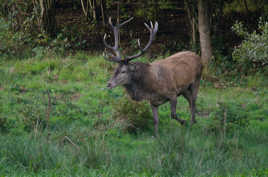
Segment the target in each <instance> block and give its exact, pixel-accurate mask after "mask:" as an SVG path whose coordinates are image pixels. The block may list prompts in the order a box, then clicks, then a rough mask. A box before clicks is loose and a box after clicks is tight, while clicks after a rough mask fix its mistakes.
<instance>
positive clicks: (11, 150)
mask: <svg viewBox="0 0 268 177" xmlns="http://www.w3.org/2000/svg"><path fill="white" fill-rule="evenodd" d="M114 67H115V66H114V64H111V63H109V62H106V61H104V59H103V58H102V57H96V56H88V55H86V54H84V53H78V54H76V55H74V56H70V57H66V58H61V57H56V56H50V57H46V58H43V59H36V58H32V59H27V60H0V177H4V176H8V177H11V176H20V177H21V176H27V177H28V176H35V177H36V176H44V177H47V176H55V177H58V176H105V177H106V176H113V177H120V176H122V177H126V176H133V177H134V176H137V177H140V176H148V177H149V176H157V177H158V176H159V177H160V176H165V177H167V176H189V177H194V176H198V177H199V176H203V177H208V176H215V177H216V176H217V177H220V176H221V177H225V176H226V177H227V176H239V177H242V176H243V177H244V176H253V177H260V176H268V80H267V77H265V76H262V75H256V76H250V77H247V78H244V79H243V80H241V81H240V82H239V83H237V82H234V79H233V80H232V81H233V82H231V81H230V82H223V81H222V82H217V83H210V82H208V81H202V83H201V88H200V93H199V97H198V100H197V109H198V114H197V121H198V123H197V124H195V125H194V126H193V127H188V126H185V127H182V126H181V125H179V124H178V123H177V122H176V121H174V120H171V119H170V117H169V114H170V108H169V104H165V105H163V106H162V107H161V109H160V113H159V114H160V126H159V130H160V136H159V137H158V138H155V137H154V136H153V121H152V115H151V110H150V107H149V105H148V104H147V103H145V102H142V103H135V102H133V101H131V100H129V99H128V97H127V96H125V93H124V91H123V89H122V88H116V89H114V90H108V89H106V87H105V86H106V81H107V80H108V78H109V77H110V76H111V74H112V71H113V68H114ZM178 100H179V105H178V108H177V112H178V113H179V115H180V116H181V117H182V118H184V119H189V117H190V114H189V110H188V105H187V102H186V100H184V99H183V98H178Z"/></svg>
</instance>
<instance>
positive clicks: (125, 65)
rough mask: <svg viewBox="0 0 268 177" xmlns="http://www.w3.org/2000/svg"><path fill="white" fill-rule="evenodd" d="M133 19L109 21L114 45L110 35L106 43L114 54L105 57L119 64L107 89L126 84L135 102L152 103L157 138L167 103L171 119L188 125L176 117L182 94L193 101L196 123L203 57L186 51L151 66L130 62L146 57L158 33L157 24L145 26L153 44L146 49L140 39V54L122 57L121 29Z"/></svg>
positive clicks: (191, 105) (148, 44)
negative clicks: (162, 108)
mask: <svg viewBox="0 0 268 177" xmlns="http://www.w3.org/2000/svg"><path fill="white" fill-rule="evenodd" d="M132 19H133V18H130V19H129V20H127V21H125V22H123V23H121V24H118V25H113V23H112V20H111V17H110V18H109V24H110V26H111V27H112V30H113V33H114V46H111V45H109V44H107V42H106V37H107V35H106V34H105V35H104V38H103V42H104V45H105V47H106V48H108V49H110V50H111V51H112V52H113V54H111V53H110V54H108V53H105V55H104V57H105V59H107V60H108V61H112V62H116V63H118V64H119V65H118V67H117V69H116V70H115V73H114V75H113V77H112V78H111V79H110V80H109V81H108V85H107V87H108V88H110V89H112V88H114V87H116V86H119V85H122V86H123V87H124V88H125V89H126V91H127V93H128V94H129V95H130V97H131V98H132V99H133V100H136V101H141V100H148V101H149V102H150V104H151V107H152V112H153V117H154V126H155V134H156V135H157V134H158V106H160V105H162V104H163V103H165V102H167V101H169V102H170V105H171V117H172V118H173V119H175V120H177V121H178V122H180V123H181V124H184V123H185V120H182V119H179V118H178V117H177V114H176V105H177V97H178V96H180V95H182V96H184V98H186V100H187V101H188V102H189V105H190V110H191V115H192V119H191V123H192V124H193V123H195V122H196V120H195V111H196V108H195V107H196V106H195V102H196V98H197V93H198V88H199V84H200V78H201V72H202V64H201V59H200V57H199V56H198V55H196V54H195V53H193V52H190V51H184V52H179V53H176V54H174V55H172V56H170V57H168V58H166V59H163V60H159V61H154V62H152V63H150V64H148V63H142V62H130V61H131V60H133V59H135V58H137V57H139V56H141V55H142V54H144V52H145V51H146V50H147V49H148V48H149V46H150V45H151V43H152V41H153V40H154V38H155V35H156V33H157V30H158V23H157V22H156V23H155V24H154V25H153V23H152V22H151V23H150V26H149V25H147V24H146V23H144V25H145V26H146V28H147V29H148V30H149V32H150V37H149V42H148V43H147V44H146V46H145V47H144V48H142V47H141V45H140V41H139V39H138V47H139V50H140V51H139V52H138V53H137V54H135V55H132V56H125V57H122V55H121V54H120V51H119V48H118V33H119V29H120V27H122V26H123V25H124V24H126V23H127V22H129V21H131V20H132Z"/></svg>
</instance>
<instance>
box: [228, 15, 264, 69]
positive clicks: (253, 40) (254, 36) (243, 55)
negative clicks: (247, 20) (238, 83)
mask: <svg viewBox="0 0 268 177" xmlns="http://www.w3.org/2000/svg"><path fill="white" fill-rule="evenodd" d="M232 30H233V31H234V32H235V33H237V34H238V35H239V36H241V37H242V38H244V40H243V41H242V43H241V44H240V45H239V46H237V47H236V48H235V50H234V51H233V54H232V55H233V59H234V60H236V61H237V62H238V64H239V66H240V67H241V68H242V69H243V70H245V71H246V70H248V69H252V68H256V67H258V68H263V67H264V66H266V65H268V52H267V51H268V22H267V21H263V20H262V19H261V18H260V20H259V25H258V30H257V31H253V32H252V33H249V32H247V31H246V29H245V28H244V26H243V24H242V23H236V24H234V26H233V27H232Z"/></svg>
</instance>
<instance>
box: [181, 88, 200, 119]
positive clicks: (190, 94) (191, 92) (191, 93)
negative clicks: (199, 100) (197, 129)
mask: <svg viewBox="0 0 268 177" xmlns="http://www.w3.org/2000/svg"><path fill="white" fill-rule="evenodd" d="M195 92H196V91H195V87H194V85H191V86H190V87H189V88H188V89H187V90H186V91H185V92H184V93H183V94H182V95H183V96H184V98H186V100H187V101H188V103H189V106H190V110H191V124H194V123H196V119H195V112H196V106H195V101H196V96H197V92H196V93H195Z"/></svg>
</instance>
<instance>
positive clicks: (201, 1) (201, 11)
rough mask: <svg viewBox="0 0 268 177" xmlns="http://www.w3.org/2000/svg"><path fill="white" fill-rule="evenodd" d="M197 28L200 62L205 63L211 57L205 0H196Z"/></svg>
mask: <svg viewBox="0 0 268 177" xmlns="http://www.w3.org/2000/svg"><path fill="white" fill-rule="evenodd" d="M198 28H199V35H200V47H201V58H202V64H203V65H207V64H208V62H209V60H210V59H211V57H212V48H211V39H210V28H209V17H208V2H207V0H198Z"/></svg>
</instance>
